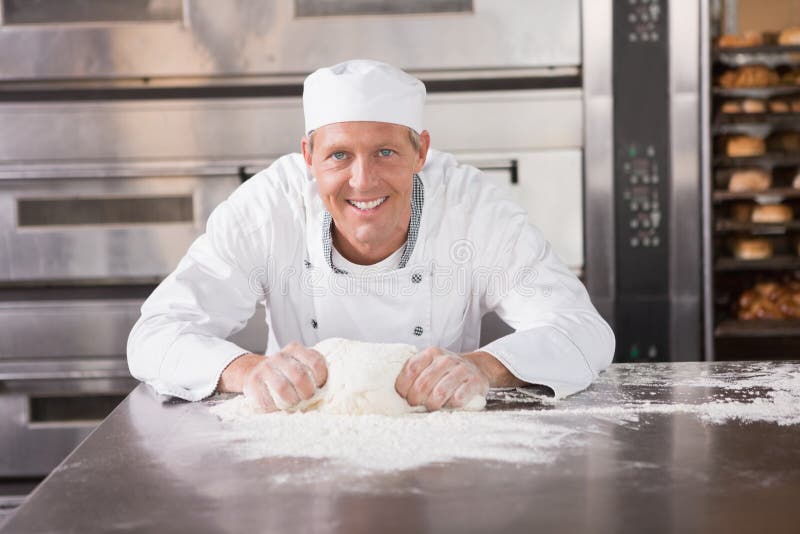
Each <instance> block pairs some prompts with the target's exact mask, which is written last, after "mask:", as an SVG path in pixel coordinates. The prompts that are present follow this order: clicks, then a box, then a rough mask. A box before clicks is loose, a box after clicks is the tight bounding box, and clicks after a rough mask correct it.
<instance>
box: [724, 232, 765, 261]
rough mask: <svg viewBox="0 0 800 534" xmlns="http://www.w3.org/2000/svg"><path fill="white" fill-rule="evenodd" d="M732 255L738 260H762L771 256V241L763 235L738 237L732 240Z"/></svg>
mask: <svg viewBox="0 0 800 534" xmlns="http://www.w3.org/2000/svg"><path fill="white" fill-rule="evenodd" d="M733 255H734V256H735V257H736V258H737V259H740V260H763V259H765V258H769V257H770V256H772V242H771V241H770V240H769V239H765V238H763V237H740V238H738V239H735V240H734V242H733Z"/></svg>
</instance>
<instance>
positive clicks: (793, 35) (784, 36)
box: [778, 27, 800, 46]
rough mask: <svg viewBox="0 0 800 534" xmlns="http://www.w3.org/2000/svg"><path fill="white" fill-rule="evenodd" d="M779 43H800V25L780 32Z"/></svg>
mask: <svg viewBox="0 0 800 534" xmlns="http://www.w3.org/2000/svg"><path fill="white" fill-rule="evenodd" d="M778 44H780V45H789V46H791V45H798V44H800V27H795V28H786V29H785V30H783V31H781V33H780V34H778Z"/></svg>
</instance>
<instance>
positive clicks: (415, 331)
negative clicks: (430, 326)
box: [414, 326, 422, 336]
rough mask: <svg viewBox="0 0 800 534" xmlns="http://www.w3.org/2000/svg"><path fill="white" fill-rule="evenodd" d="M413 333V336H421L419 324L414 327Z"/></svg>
mask: <svg viewBox="0 0 800 534" xmlns="http://www.w3.org/2000/svg"><path fill="white" fill-rule="evenodd" d="M414 335H415V336H421V335H422V327H421V326H417V327H414Z"/></svg>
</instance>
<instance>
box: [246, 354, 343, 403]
mask: <svg viewBox="0 0 800 534" xmlns="http://www.w3.org/2000/svg"><path fill="white" fill-rule="evenodd" d="M327 378H328V369H327V367H326V365H325V360H324V359H323V357H322V355H321V354H320V353H318V352H317V351H315V350H312V349H308V348H306V347H304V346H303V345H301V344H299V343H290V344H288V345H286V347H284V348H283V349H281V350H280V352H276V353H275V354H270V355H268V356H266V357H264V359H263V361H261V362H259V363H258V365H256V366H255V367H253V369H252V370H251V371H250V372H249V373H248V375H247V377H246V378H245V383H244V388H243V392H244V395H245V397H247V399H248V400H249V401H250V403H251V404H253V405H255V406H256V407H257V408H258V409H260V410H262V411H265V412H274V411H277V410H291V409H293V408H297V407H299V406H300V405H301V404H302V403H304V402H307V401H309V400H310V399H311V398H312V397H313V396H314V395H315V394H316V393H317V391H319V389H318V388H319V387H320V386H322V385H323V384H325V382H326V380H327Z"/></svg>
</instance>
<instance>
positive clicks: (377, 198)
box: [128, 60, 614, 411]
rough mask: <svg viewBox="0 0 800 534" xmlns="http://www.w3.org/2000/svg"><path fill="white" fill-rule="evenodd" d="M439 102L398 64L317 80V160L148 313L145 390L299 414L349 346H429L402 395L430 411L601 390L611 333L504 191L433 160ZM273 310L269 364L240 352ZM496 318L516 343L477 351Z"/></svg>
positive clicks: (137, 352) (247, 211)
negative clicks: (327, 352) (219, 395)
mask: <svg viewBox="0 0 800 534" xmlns="http://www.w3.org/2000/svg"><path fill="white" fill-rule="evenodd" d="M424 103H425V86H424V85H423V84H422V82H420V81H419V80H417V79H416V78H413V77H412V76H409V75H408V74H406V73H404V72H402V71H400V70H398V69H396V68H394V67H392V66H390V65H387V64H385V63H380V62H375V61H367V60H353V61H348V62H345V63H340V64H338V65H335V66H333V67H330V68H323V69H319V70H317V71H316V72H314V73H313V74H311V75H310V76H309V77H308V78H307V79H306V81H305V84H304V93H303V108H304V113H305V122H306V125H305V131H306V135H305V137H304V138H303V139H302V142H301V149H302V155H300V154H291V155H288V156H284V157H283V158H280V159H279V160H278V161H276V162H275V163H274V164H273V165H271V166H270V167H269V168H268V169H265V170H264V171H262V172H261V173H259V174H257V175H256V176H254V177H253V178H251V179H250V180H248V181H247V182H246V183H245V184H243V185H242V186H241V187H240V188H239V189H237V191H235V192H234V193H233V194H232V195H231V197H230V198H229V199H228V200H226V201H225V202H223V203H222V204H221V205H220V206H219V207H217V209H216V210H215V211H214V213H212V215H211V217H210V218H209V221H208V226H207V229H206V233H205V234H204V235H203V236H201V237H200V238H199V239H198V240H197V241H195V243H194V244H193V245H192V246H191V248H190V249H189V251H188V252H187V254H186V256H185V257H184V258H183V260H182V261H181V262H180V264H179V265H178V267H177V269H176V270H175V271H174V272H173V273H172V274H171V275H170V276H169V277H167V278H166V279H165V280H164V282H162V284H161V285H160V286H159V287H158V288H157V289H156V290H155V292H154V293H153V294H152V295H151V296H150V298H148V300H147V301H146V302H145V304H144V305H143V306H142V316H141V318H140V319H139V321H138V322H137V323H136V325H135V326H134V328H133V330H132V331H131V335H130V338H129V341H128V359H129V364H130V368H131V372H132V373H133V375H134V376H136V377H137V378H139V379H141V380H144V381H146V382H148V383H150V384H152V385H153V386H154V387H155V388H156V389H157V390H158V391H159V392H161V393H165V394H169V395H173V396H178V397H181V398H185V399H188V400H198V399H202V398H205V397H207V396H209V395H211V394H212V393H214V392H215V391H220V392H244V393H245V395H247V396H249V397H251V398H253V399H255V400H256V401H257V402H258V403H259V404H260V405H261V406H262V408H264V409H265V410H268V411H270V410H277V409H287V408H290V407H292V406H295V405H296V404H298V403H299V402H301V401H302V400H306V399H309V398H310V397H311V396H313V395H314V393H315V392H316V390H317V388H319V387H321V386H322V385H323V384H324V383H325V381H326V379H327V369H326V366H325V361H324V359H323V358H322V356H321V355H320V354H319V353H317V352H316V351H314V350H312V349H310V348H309V347H311V346H313V345H314V344H316V343H317V342H319V341H321V340H323V339H326V338H329V337H343V338H348V339H357V340H361V341H369V342H383V343H409V344H413V345H415V346H418V347H426V348H424V349H423V350H422V351H421V352H419V353H418V354H417V355H416V356H414V357H412V358H411V359H410V360H408V362H407V363H406V365H405V366H404V368H403V370H402V371H401V372H400V375H399V376H398V377H397V381H396V384H395V387H396V389H397V392H398V393H399V394H400V395H401V396H402V397H403V398H405V399H406V401H407V402H408V403H409V404H410V405H412V406H420V405H424V406H425V407H426V408H427V409H428V410H438V409H441V408H460V407H463V406H465V405H466V404H467V403H468V402H469V401H470V400H471V399H472V398H473V397H474V396H476V395H485V394H486V391H487V390H488V388H489V387H490V386H517V385H524V384H528V383H533V384H541V385H545V386H548V387H550V388H551V389H552V390H553V391H554V392H555V394H556V395H557V396H563V395H568V394H571V393H574V392H576V391H579V390H581V389H583V388H585V387H586V386H587V385H588V384H590V383H591V381H592V380H593V379H594V377H596V376H597V374H598V373H599V372H600V371H601V370H602V369H604V368H605V367H606V366H607V365H608V364H609V363H610V361H611V358H612V355H613V352H614V335H613V333H612V331H611V329H610V328H609V327H608V325H607V324H606V323H605V322H604V321H603V319H602V318H601V317H600V316H599V315H598V314H597V312H596V310H595V309H594V307H593V306H592V304H591V302H590V300H589V297H588V294H587V293H586V290H585V288H584V287H583V285H582V284H581V283H580V281H579V280H578V279H577V278H576V277H575V276H574V275H573V274H572V273H571V272H570V271H569V270H568V269H567V268H566V267H565V266H564V265H563V264H562V263H561V261H560V260H559V259H558V258H557V257H556V256H555V254H554V253H553V251H552V249H551V247H550V245H549V243H547V241H546V240H545V239H544V238H543V237H542V235H541V234H540V232H539V231H538V230H537V229H536V228H535V227H533V226H532V225H530V224H529V223H528V220H527V214H526V213H525V211H524V210H523V209H522V208H521V207H520V206H518V205H517V204H515V203H514V202H513V201H512V200H511V199H510V198H509V196H508V195H507V193H506V192H505V191H504V190H502V189H501V188H499V187H497V186H494V185H492V184H491V182H490V181H489V180H487V179H486V178H485V177H484V176H483V175H482V174H481V172H480V171H478V170H477V169H475V168H473V167H469V166H461V165H459V164H458V163H457V162H456V161H455V159H454V158H453V157H452V156H451V155H448V154H444V153H441V152H437V151H435V150H432V149H430V143H431V140H430V135H429V133H428V132H427V131H426V130H424V128H423V108H424ZM474 127H475V129H476V135H480V125H474ZM261 300H263V301H264V303H265V305H266V308H267V318H268V319H267V320H268V327H269V344H268V347H267V351H266V355H261V354H252V353H248V352H247V351H245V350H243V349H242V348H240V347H238V346H236V345H235V344H234V343H232V342H230V341H227V339H226V338H228V337H229V336H230V335H231V334H233V333H235V332H236V331H238V330H240V329H241V328H242V327H243V326H244V325H245V323H246V322H247V320H248V319H249V318H250V317H251V316H252V314H253V313H254V310H255V306H256V305H257V303H258V302H259V301H261ZM489 311H495V312H496V313H497V314H498V315H499V316H500V317H501V318H502V319H504V320H505V321H506V322H507V323H508V324H509V325H511V326H512V327H513V328H514V329H515V332H514V333H512V334H509V335H507V336H505V337H503V338H501V339H498V340H495V341H493V342H491V343H489V344H488V345H486V346H483V347H479V333H480V321H481V318H482V316H483V315H484V314H485V313H487V312H489Z"/></svg>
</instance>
